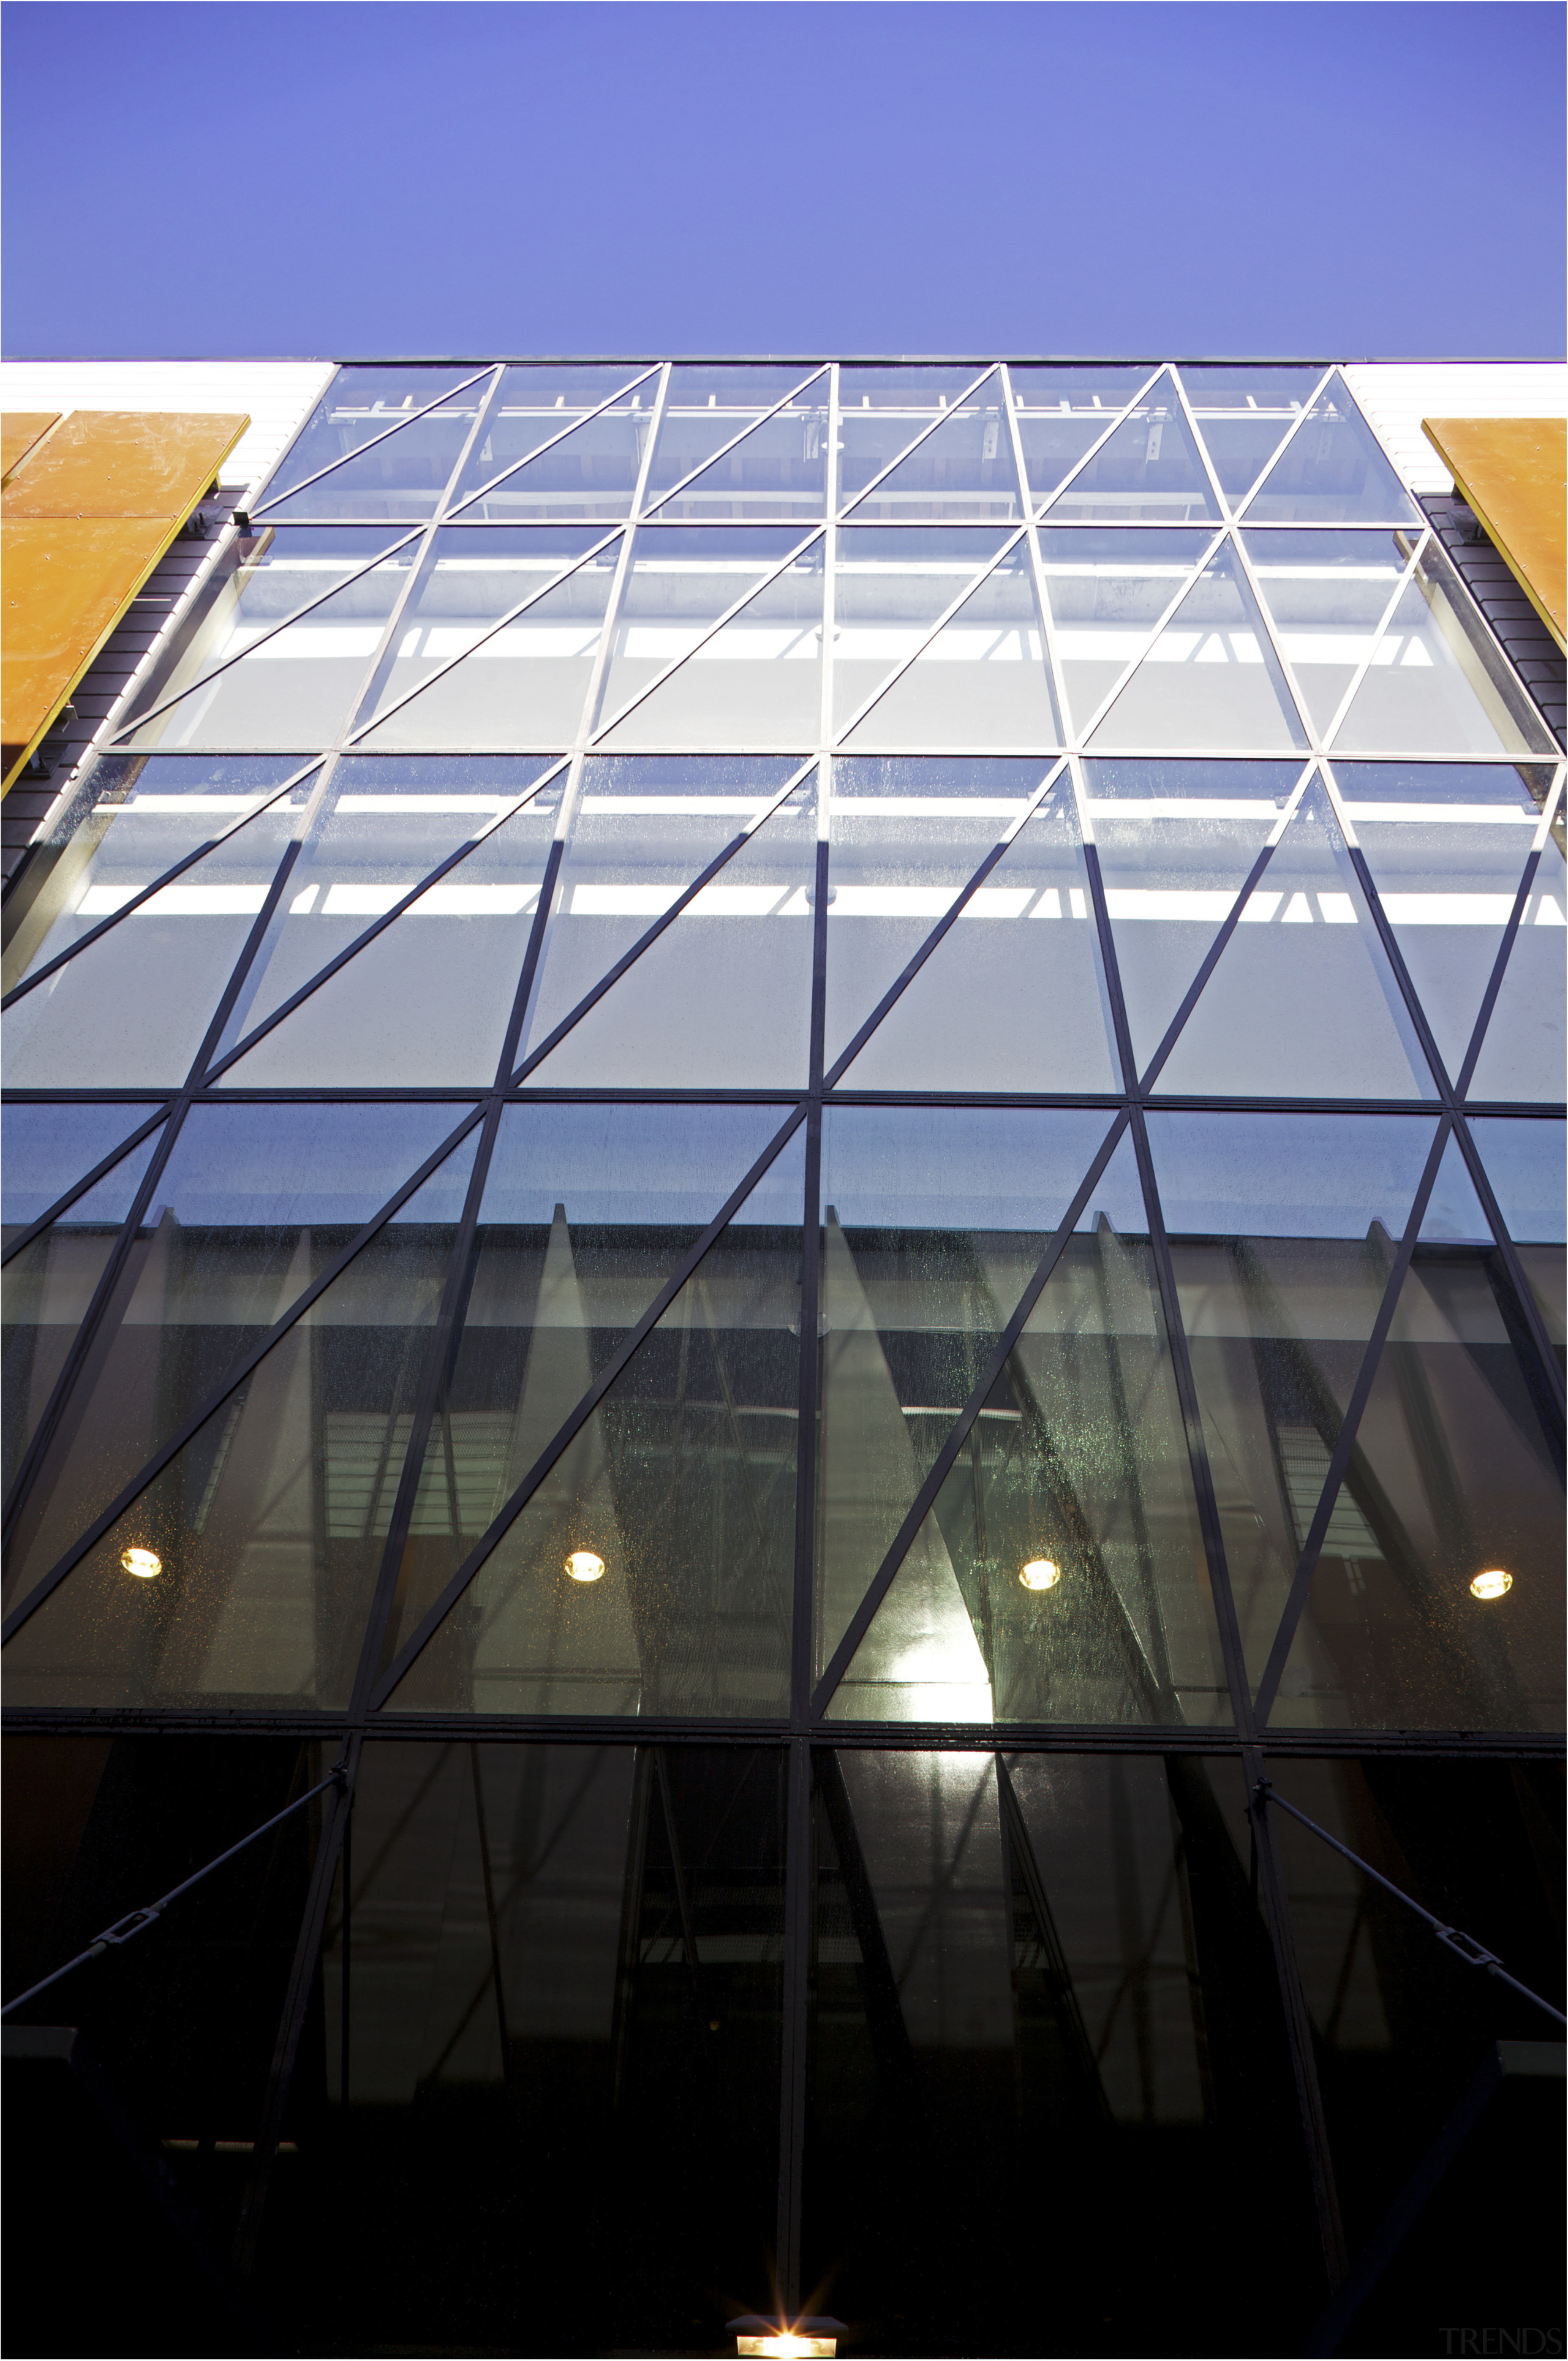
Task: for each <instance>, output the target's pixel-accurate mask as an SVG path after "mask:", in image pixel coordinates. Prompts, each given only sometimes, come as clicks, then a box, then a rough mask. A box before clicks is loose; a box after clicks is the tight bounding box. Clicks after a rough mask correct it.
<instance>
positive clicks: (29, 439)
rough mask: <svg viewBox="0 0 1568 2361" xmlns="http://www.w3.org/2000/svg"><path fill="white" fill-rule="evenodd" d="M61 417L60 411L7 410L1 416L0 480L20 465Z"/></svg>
mask: <svg viewBox="0 0 1568 2361" xmlns="http://www.w3.org/2000/svg"><path fill="white" fill-rule="evenodd" d="M59 416H60V412H59V411H58V410H7V411H6V412H5V413H4V415H3V416H0V480H3V479H4V478H5V477H6V476H8V475H9V474H10V472H11V470H12V468H13V467H17V466H19V465H20V463H21V461H22V460H24V459H25V458H26V457H27V454H28V452H29V451H30V450H31V449H32V447H33V445H34V444H35V443H37V442H38V441H39V440H40V438H41V437H42V436H43V435H45V434H48V433H49V428H50V427H51V426H52V425H53V424H54V423H55V421H56V420H57V419H58V418H59Z"/></svg>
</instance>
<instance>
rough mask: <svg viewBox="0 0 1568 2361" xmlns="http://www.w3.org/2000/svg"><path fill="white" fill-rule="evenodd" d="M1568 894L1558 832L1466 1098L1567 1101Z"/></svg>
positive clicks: (1523, 919)
mask: <svg viewBox="0 0 1568 2361" xmlns="http://www.w3.org/2000/svg"><path fill="white" fill-rule="evenodd" d="M1565 964H1568V894H1565V892H1564V888H1563V850H1562V847H1561V845H1560V844H1559V843H1558V841H1557V836H1556V831H1555V830H1553V831H1552V835H1551V836H1550V837H1549V838H1548V840H1547V842H1546V844H1545V846H1544V847H1543V848H1542V851H1541V865H1540V867H1539V868H1538V869H1537V871H1536V873H1535V878H1534V882H1533V883H1532V884H1531V886H1530V893H1529V895H1528V896H1527V898H1526V901H1525V906H1524V909H1523V911H1522V912H1521V913H1520V917H1519V930H1518V932H1517V933H1516V934H1515V936H1514V939H1513V941H1512V943H1511V945H1510V946H1509V949H1508V965H1507V967H1506V968H1505V969H1504V970H1503V982H1502V989H1501V990H1500V991H1499V993H1498V994H1497V1000H1496V1002H1495V1003H1494V1005H1493V1008H1492V1014H1491V1016H1489V1017H1488V1018H1487V1020H1486V1033H1485V1034H1484V1036H1483V1037H1482V1041H1481V1054H1480V1056H1479V1057H1478V1058H1477V1059H1476V1060H1475V1072H1474V1073H1473V1074H1472V1075H1471V1077H1470V1088H1469V1091H1468V1093H1467V1096H1468V1097H1469V1098H1470V1099H1471V1100H1472V1101H1475V1100H1485V1099H1545V1100H1548V1101H1552V1100H1557V1101H1561V1099H1562V1097H1563V1062H1564V1061H1563V1046H1564V1045H1563V1003H1564V998H1565V993H1564V985H1565V983H1568V976H1565V975H1564V966H1565Z"/></svg>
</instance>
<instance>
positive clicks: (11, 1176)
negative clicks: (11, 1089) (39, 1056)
mask: <svg viewBox="0 0 1568 2361" xmlns="http://www.w3.org/2000/svg"><path fill="white" fill-rule="evenodd" d="M157 1112H158V1107H157V1104H156V1102H154V1103H152V1104H148V1103H147V1102H146V1101H144V1102H143V1103H142V1104H140V1105H130V1104H124V1103H121V1104H114V1105H105V1104H103V1103H101V1102H98V1101H94V1100H91V1099H86V1100H78V1101H75V1102H68V1103H66V1104H56V1105H53V1106H39V1105H29V1104H27V1102H26V1101H25V1100H22V1101H17V1100H12V1101H10V1102H9V1103H8V1104H6V1105H5V1107H4V1108H0V1137H3V1138H4V1143H5V1145H4V1151H3V1154H0V1181H3V1184H4V1188H5V1205H4V1222H5V1228H4V1232H3V1234H0V1235H3V1237H4V1243H5V1246H9V1245H10V1243H11V1240H12V1238H13V1237H15V1236H16V1235H18V1234H19V1233H20V1232H21V1231H23V1230H25V1229H27V1227H28V1225H29V1224H31V1223H33V1222H36V1221H38V1219H39V1217H40V1215H42V1214H44V1213H48V1211H49V1207H50V1206H51V1205H53V1204H57V1203H58V1202H59V1201H60V1198H61V1197H63V1196H64V1194H65V1192H66V1191H67V1190H68V1189H70V1188H71V1187H72V1186H73V1184H74V1183H76V1182H77V1181H79V1180H82V1178H83V1177H84V1175H86V1174H87V1173H89V1172H91V1171H92V1170H93V1166H94V1165H95V1164H102V1162H103V1161H104V1158H105V1157H106V1156H108V1155H111V1154H112V1153H113V1151H114V1150H115V1148H117V1147H118V1146H119V1145H120V1142H121V1141H122V1140H124V1139H128V1138H129V1137H130V1135H131V1133H132V1132H133V1131H139V1130H140V1128H141V1126H142V1125H143V1124H144V1123H145V1122H146V1121H147V1119H148V1116H149V1115H156V1114H157ZM107 1177H108V1176H107V1175H106V1174H105V1176H104V1178H105V1179H107ZM103 1185H104V1184H103V1182H102V1181H100V1182H98V1183H97V1184H96V1186H97V1187H99V1188H101V1187H102V1186H103ZM127 1210H128V1208H127ZM121 1218H122V1219H123V1218H124V1216H123V1215H122V1217H121Z"/></svg>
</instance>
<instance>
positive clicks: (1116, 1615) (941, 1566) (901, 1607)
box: [828, 1135, 1230, 1727]
mask: <svg viewBox="0 0 1568 2361" xmlns="http://www.w3.org/2000/svg"><path fill="white" fill-rule="evenodd" d="M1111 1207H1113V1208H1114V1211H1111V1210H1108V1208H1111ZM828 1718H829V1719H850V1720H861V1719H864V1720H876V1721H884V1720H900V1721H902V1720H911V1721H982V1722H989V1721H992V1720H996V1721H1050V1722H1118V1721H1124V1722H1141V1723H1148V1722H1155V1723H1158V1722H1174V1723H1189V1724H1197V1725H1199V1726H1210V1727H1212V1726H1214V1725H1215V1724H1220V1725H1223V1724H1225V1723H1228V1722H1229V1720H1230V1711H1229V1700H1228V1691H1227V1686H1226V1682H1225V1676H1224V1667H1223V1660H1222V1658H1221V1653H1220V1646H1219V1634H1218V1631H1217V1628H1216V1625H1215V1621H1214V1613H1213V1607H1212V1600H1211V1596H1210V1589H1209V1578H1208V1571H1207V1565H1206V1560H1205V1555H1204V1550H1203V1541H1202V1532H1201V1526H1200V1523H1199V1518H1198V1506H1197V1499H1196V1497H1195V1495H1194V1492H1193V1488H1192V1471H1191V1464H1190V1459H1189V1456H1188V1451H1187V1443H1186V1436H1185V1433H1184V1429H1183V1425H1182V1418H1181V1408H1180V1402H1179V1397H1178V1394H1177V1389H1176V1379H1175V1374H1174V1370H1173V1368H1172V1365H1171V1356H1170V1348H1169V1344H1168V1339H1167V1336H1166V1333H1165V1323H1164V1318H1163V1314H1162V1312H1161V1309H1160V1301H1159V1288H1158V1281H1157V1276H1156V1271H1155V1265H1154V1257H1153V1253H1152V1250H1151V1247H1150V1245H1149V1237H1148V1222H1147V1217H1146V1214H1145V1213H1144V1211H1143V1205H1142V1201H1141V1196H1140V1192H1139V1190H1138V1180H1137V1166H1136V1158H1135V1150H1134V1147H1133V1141H1132V1138H1131V1137H1130V1135H1129V1136H1128V1137H1124V1140H1123V1141H1122V1144H1121V1146H1120V1147H1119V1148H1118V1149H1117V1151H1116V1154H1115V1156H1114V1157H1113V1159H1112V1161H1111V1164H1110V1165H1109V1166H1108V1167H1107V1169H1106V1172H1105V1175H1104V1178H1103V1180H1102V1183H1101V1186H1100V1188H1099V1189H1098V1190H1097V1191H1096V1192H1095V1197H1094V1199H1093V1200H1092V1201H1091V1205H1090V1207H1089V1208H1088V1210H1087V1211H1086V1213H1084V1215H1083V1217H1082V1219H1081V1220H1080V1224H1079V1230H1078V1234H1077V1235H1074V1237H1073V1238H1072V1239H1071V1240H1070V1241H1069V1244H1068V1246H1067V1248H1066V1250H1065V1252H1064V1253H1063V1255H1062V1257H1061V1259H1060V1260H1059V1261H1058V1265H1057V1267H1056V1269H1055V1270H1054V1271H1053V1273H1052V1275H1051V1277H1050V1279H1049V1280H1048V1281H1047V1285H1046V1288H1045V1290H1044V1291H1043V1293H1042V1294H1041V1296H1040V1299H1039V1301H1038V1302H1037V1303H1036V1305H1035V1308H1034V1310H1033V1311H1032V1312H1031V1313H1030V1315H1029V1318H1028V1320H1027V1322H1026V1323H1025V1327H1024V1330H1023V1333H1022V1334H1021V1335H1020V1337H1019V1339H1018V1342H1017V1344H1016V1345H1015V1346H1014V1350H1013V1352H1012V1354H1011V1355H1010V1356H1009V1357H1008V1361H1007V1364H1006V1367H1005V1368H1004V1369H1003V1374H1002V1375H1001V1377H1000V1378H998V1379H997V1382H996V1384H995V1386H994V1387H993V1388H992V1391H991V1394H990V1395H989V1397H988V1399H987V1400H986V1403H985V1406H984V1408H983V1409H982V1410H981V1412H980V1415H979V1417H978V1419H977V1420H976V1422H975V1423H974V1425H973V1427H972V1428H971V1429H970V1435H969V1438H968V1442H967V1444H966V1446H965V1448H964V1449H963V1450H962V1451H961V1452H960V1453H959V1457H958V1459H957V1461H956V1462H955V1463H954V1466H953V1467H952V1470H951V1472H950V1473H949V1475H948V1477H947V1480H946V1481H945V1483H944V1484H943V1486H942V1488H941V1490H940V1491H939V1492H938V1496H937V1499H936V1502H935V1504H934V1506H933V1507H932V1510H931V1512H930V1514H929V1515H928V1516H927V1519H926V1521H925V1523H924V1525H923V1526H922V1528H921V1530H920V1532H919V1533H918V1535H917V1536H916V1541H915V1543H914V1544H913V1546H912V1547H911V1549H910V1552H909V1554H908V1556H907V1557H906V1558H905V1561H904V1563H903V1565H901V1566H900V1568H899V1570H898V1572H897V1574H896V1575H895V1576H894V1580H893V1584H892V1587H891V1588H890V1589H889V1590H888V1592H887V1595H886V1597H885V1598H883V1602H882V1604H881V1606H880V1607H879V1608H878V1609H877V1612H876V1614H875V1616H874V1617H873V1619H872V1624H871V1627H870V1629H869V1631H867V1633H866V1636H865V1638H864V1639H863V1640H862V1641H861V1645H860V1647H859V1649H858V1650H857V1651H856V1653H855V1657H854V1659H853V1662H852V1663H851V1664H850V1669H849V1671H848V1672H847V1673H846V1675H844V1678H843V1680H842V1681H841V1682H840V1683H839V1687H838V1689H837V1691H836V1692H835V1694H834V1697H833V1699H832V1702H831V1704H830V1705H829V1707H828Z"/></svg>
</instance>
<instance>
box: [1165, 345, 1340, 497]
mask: <svg viewBox="0 0 1568 2361" xmlns="http://www.w3.org/2000/svg"><path fill="white" fill-rule="evenodd" d="M1321 374H1322V372H1321V370H1319V369H1315V368H1234V367H1231V366H1227V365H1225V364H1223V363H1216V364H1214V365H1212V367H1209V368H1203V367H1198V368H1192V367H1187V368H1183V369H1182V372H1181V381H1182V384H1183V385H1184V386H1185V388H1186V390H1187V399H1188V401H1190V403H1191V405H1192V414H1193V416H1194V417H1195V418H1196V420H1197V422H1198V432H1199V434H1201V436H1202V438H1203V444H1204V448H1205V449H1206V450H1207V452H1208V454H1209V458H1210V462H1211V464H1212V467H1213V470H1214V473H1215V474H1216V476H1218V478H1219V479H1220V484H1221V487H1222V489H1223V491H1224V494H1225V497H1226V499H1227V500H1229V501H1230V502H1231V505H1232V507H1233V508H1234V506H1235V505H1236V504H1237V502H1238V501H1240V500H1245V497H1246V495H1247V493H1248V492H1250V491H1251V489H1252V488H1253V486H1254V485H1255V483H1256V481H1257V479H1258V478H1259V476H1261V475H1262V473H1263V471H1264V469H1265V467H1267V465H1268V463H1269V461H1270V460H1271V459H1272V458H1273V456H1274V455H1275V453H1276V451H1277V450H1278V448H1279V445H1280V444H1281V443H1282V442H1283V441H1284V439H1285V437H1286V435H1287V434H1288V433H1289V431H1290V429H1291V427H1292V426H1293V425H1294V424H1295V423H1296V420H1297V419H1298V418H1299V415H1300V412H1301V405H1302V403H1303V402H1304V401H1310V399H1311V396H1312V393H1313V390H1314V389H1315V387H1316V386H1317V383H1318V379H1319V378H1320V377H1321Z"/></svg>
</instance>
